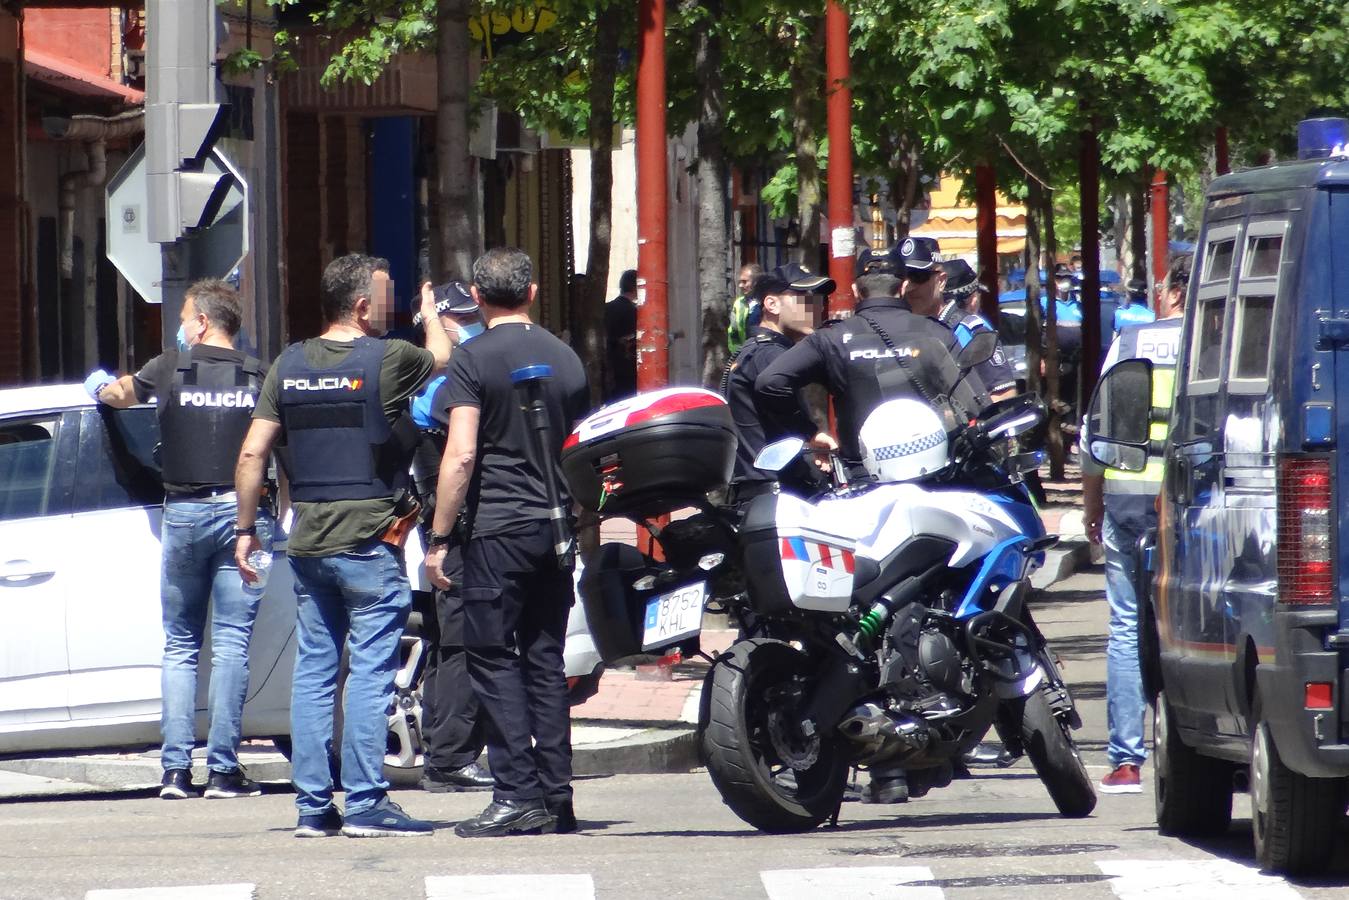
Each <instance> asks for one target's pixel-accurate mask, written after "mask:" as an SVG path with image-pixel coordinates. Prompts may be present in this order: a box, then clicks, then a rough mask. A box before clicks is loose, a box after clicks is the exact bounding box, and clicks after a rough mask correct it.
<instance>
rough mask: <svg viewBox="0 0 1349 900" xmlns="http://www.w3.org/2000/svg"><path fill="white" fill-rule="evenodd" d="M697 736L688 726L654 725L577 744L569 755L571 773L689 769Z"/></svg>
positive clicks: (654, 772) (692, 766)
mask: <svg viewBox="0 0 1349 900" xmlns="http://www.w3.org/2000/svg"><path fill="white" fill-rule="evenodd" d="M701 765H702V762H701V761H700V760H699V759H698V735H697V733H696V732H695V731H694V730H693V729H691V728H673V729H663V728H653V729H651V730H649V731H644V732H642V733H641V734H637V735H633V736H632V737H628V738H624V739H623V740H621V741H612V742H610V743H607V744H591V745H589V746H585V747H580V748H577V749H576V750H574V751H573V754H572V762H571V766H572V774H573V775H591V776H594V775H664V774H677V773H682V772H692V771H693V770H694V769H696V768H698V767H699V766H701Z"/></svg>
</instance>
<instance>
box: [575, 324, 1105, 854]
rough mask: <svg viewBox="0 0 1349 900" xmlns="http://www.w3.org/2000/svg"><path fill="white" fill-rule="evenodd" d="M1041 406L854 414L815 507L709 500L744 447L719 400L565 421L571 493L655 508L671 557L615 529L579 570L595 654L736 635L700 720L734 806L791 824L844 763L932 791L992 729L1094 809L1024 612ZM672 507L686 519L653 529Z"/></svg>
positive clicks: (1064, 692)
mask: <svg viewBox="0 0 1349 900" xmlns="http://www.w3.org/2000/svg"><path fill="white" fill-rule="evenodd" d="M976 340H979V344H978V345H975V344H974V342H971V346H970V347H967V348H966V351H967V352H964V353H962V360H961V368H962V369H963V370H965V371H968V369H969V368H972V367H973V365H975V364H977V362H979V361H982V360H981V359H979V358H978V353H979V352H980V351H981V350H982V352H983V353H984V354H985V356H984V358H986V357H987V355H988V354H989V353H991V344H992V341H993V339H992V336H989V338H988V339H987V343H988V344H989V345H990V346H989V347H988V348H987V349H984V348H983V344H984V341H982V340H980V339H976ZM967 357H968V358H967ZM1043 417H1044V411H1043V408H1042V407H1041V406H1040V404H1039V402H1038V401H1037V400H1034V399H1033V398H1029V397H1025V396H1019V397H1013V398H1010V399H1008V400H1004V401H1000V402H999V403H996V404H993V405H992V406H990V407H988V408H987V409H985V410H984V411H983V413H982V414H981V415H979V416H977V417H975V418H974V419H973V420H970V419H964V420H963V421H958V420H956V418H955V417H954V416H952V417H948V418H947V419H943V417H941V416H939V415H938V414H937V413H936V412H935V411H934V410H933V408H932V407H931V406H930V405H928V404H927V403H924V402H920V401H916V400H910V399H896V400H890V401H887V402H885V403H883V404H881V405H880V406H879V407H877V409H876V410H874V411H873V412H872V413H871V415H870V416H869V417H868V418H867V420H866V422H865V423H864V424H863V426H862V429H861V433H860V438H861V443H862V444H863V446H864V448H865V458H866V463H865V468H866V475H865V477H860V478H854V477H853V476H852V475H851V473H849V472H848V471H847V470H846V469H845V467H844V466H843V464H842V463H841V462H840V460H839V459H838V458H837V457H831V458H830V460H829V465H830V469H831V476H830V483H829V486H828V487H827V489H825V490H824V491H822V492H820V493H818V494H817V495H815V496H813V497H811V498H810V499H805V498H802V497H800V496H795V495H793V494H791V493H787V492H785V491H782V490H777V491H769V492H766V493H763V494H762V495H760V496H758V497H755V498H753V499H752V500H750V501H749V502H748V504H746V505H743V506H742V507H740V508H736V507H731V506H728V505H726V504H718V503H714V502H713V501H712V500H710V499H709V498H708V496H707V493H708V492H709V491H713V490H714V489H715V488H716V487H717V486H719V485H720V486H724V485H725V484H726V482H727V481H728V480H729V475H730V471H731V465H732V462H733V456H734V450H735V443H734V434H733V431H732V428H731V423H730V415H729V412H728V410H727V409H726V407H725V404H724V402H723V401H722V400H721V398H720V397H719V396H717V395H715V394H712V393H710V392H707V391H700V390H669V391H661V392H656V393H654V394H642V395H638V396H637V397H635V398H632V399H631V400H628V401H623V402H621V403H618V404H614V405H612V406H609V407H605V408H602V409H601V410H599V411H598V412H597V413H595V414H593V415H592V416H591V417H590V418H588V419H586V420H585V421H583V422H582V423H581V424H580V425H579V426H578V427H577V429H576V431H574V432H573V434H572V435H571V437H570V438H569V439H568V441H567V444H566V446H565V448H564V452H563V460H562V463H563V472H564V476H565V477H566V478H567V479H568V483H569V485H570V486H571V488H572V494H573V496H574V497H576V498H577V499H578V501H580V502H581V503H583V504H586V505H589V506H591V508H593V509H596V510H597V511H598V512H599V513H600V515H601V516H602V517H603V516H611V515H619V516H625V517H630V518H633V519H635V520H637V521H638V522H639V523H642V525H643V527H646V528H647V529H648V530H649V532H650V534H651V537H652V542H653V545H654V546H656V547H658V548H659V549H660V550H661V551H662V554H663V556H664V559H663V560H660V559H656V558H655V555H654V554H643V553H641V552H639V551H638V550H637V549H636V548H633V547H630V546H626V545H623V544H616V543H611V544H605V545H602V546H601V547H600V548H599V550H598V551H597V552H596V553H595V554H594V555H593V556H592V557H591V559H590V560H589V561H588V563H587V566H586V572H585V575H584V576H583V577H582V581H581V598H582V601H583V602H584V603H585V605H586V607H587V615H588V618H589V620H590V622H591V623H592V627H593V630H594V633H595V637H596V641H597V644H598V645H599V648H600V651H601V653H602V654H603V655H604V656H605V659H606V662H611V663H612V662H615V661H617V660H616V659H615V658H614V657H619V658H622V657H633V656H640V655H641V654H650V653H663V652H668V649H669V648H670V647H671V646H679V647H680V648H681V649H683V650H686V651H688V650H692V651H695V652H696V650H697V634H698V628H699V626H700V622H701V617H702V613H703V610H704V607H706V608H707V609H709V610H714V611H726V612H728V613H729V614H730V615H731V616H732V617H733V618H734V619H735V620H736V621H738V622H739V624H740V626H741V630H742V635H743V638H742V639H741V640H740V641H739V642H737V643H736V644H734V645H733V646H732V647H731V648H730V649H729V650H728V651H727V652H726V653H724V654H722V655H720V656H719V657H717V659H716V660H714V661H713V665H712V667H711V670H710V672H709V674H708V676H707V681H706V682H705V684H704V688H703V693H702V702H701V709H700V713H699V735H700V741H701V747H702V752H703V758H704V761H705V763H706V765H707V768H708V772H709V774H710V775H711V777H712V780H713V783H714V784H715V785H716V787H717V789H718V790H719V792H720V793H721V795H722V799H723V800H724V801H725V802H726V804H727V805H728V806H729V807H730V808H731V809H732V811H734V812H735V813H736V814H737V815H738V816H740V817H741V818H742V819H743V820H744V821H746V822H747V823H749V824H751V825H753V826H755V827H756V828H759V829H761V830H763V831H768V832H778V833H783V832H800V831H806V830H809V829H812V828H814V827H816V826H818V825H819V824H820V823H822V822H824V821H825V820H827V819H830V818H836V817H837V815H838V810H839V807H840V803H841V801H842V799H843V795H844V791H845V788H846V786H847V780H848V770H849V768H850V767H859V768H867V767H873V766H884V767H886V768H893V767H902V768H904V769H905V770H906V771H907V772H908V773H909V777H910V780H911V782H912V781H913V780H914V779H915V776H918V777H919V778H920V779H921V781H922V783H923V784H924V785H925V786H928V787H931V786H941V785H943V784H945V783H947V782H949V780H950V777H951V772H952V763H953V762H954V761H956V760H958V759H959V757H960V756H961V755H962V754H963V753H965V752H966V751H968V750H969V749H970V748H972V747H973V746H974V745H975V744H977V743H978V741H979V740H980V738H981V737H982V736H983V735H984V734H985V732H986V731H987V730H988V729H989V727H990V726H992V725H996V726H997V728H998V731H999V734H1000V735H1001V736H1002V737H1003V739H1004V740H1005V741H1006V742H1008V743H1009V745H1010V749H1012V750H1013V751H1014V752H1024V753H1025V755H1027V756H1028V757H1029V758H1030V760H1031V763H1032V765H1033V766H1034V768H1035V771H1036V773H1037V774H1038V775H1039V777H1040V778H1041V780H1042V781H1043V782H1044V784H1045V786H1046V787H1047V788H1048V790H1049V793H1050V796H1051V798H1052V799H1053V800H1054V802H1055V805H1056V806H1057V808H1058V809H1059V812H1060V813H1061V814H1062V815H1064V816H1067V817H1081V816H1086V815H1088V814H1089V813H1090V812H1091V811H1092V810H1093V809H1094V807H1095V804H1096V797H1095V791H1094V789H1093V786H1092V782H1091V779H1090V778H1089V777H1088V775H1087V772H1086V769H1085V767H1084V766H1083V763H1082V760H1081V757H1080V756H1079V755H1078V752H1077V750H1076V747H1075V744H1074V742H1073V739H1072V734H1071V732H1072V730H1073V729H1076V728H1079V727H1080V726H1081V720H1080V718H1079V716H1078V714H1077V711H1076V709H1075V707H1074V704H1073V700H1072V697H1071V694H1070V693H1069V690H1068V687H1067V685H1066V684H1065V683H1064V681H1063V679H1062V677H1061V675H1060V674H1059V671H1058V668H1057V666H1056V664H1055V660H1054V657H1053V655H1052V654H1051V653H1050V652H1049V650H1048V649H1047V647H1046V644H1045V640H1044V637H1043V636H1042V635H1041V634H1040V632H1039V630H1038V629H1037V628H1036V626H1035V623H1034V620H1033V619H1032V617H1031V614H1030V611H1029V609H1028V608H1027V605H1026V601H1027V597H1028V594H1029V592H1030V580H1029V575H1030V573H1031V571H1032V570H1033V568H1034V567H1035V566H1036V565H1038V564H1040V563H1041V562H1042V561H1043V552H1044V551H1045V550H1046V549H1047V548H1048V547H1049V546H1051V545H1052V544H1053V543H1054V542H1055V540H1056V538H1055V537H1053V536H1049V535H1046V534H1045V532H1044V528H1043V525H1042V524H1041V522H1040V519H1039V516H1038V514H1037V513H1036V512H1035V509H1034V506H1033V504H1032V503H1031V500H1030V497H1029V495H1028V493H1027V492H1026V489H1025V487H1024V486H1023V485H1022V484H1021V482H1020V472H1021V471H1023V470H1025V469H1027V468H1030V467H1033V466H1036V465H1038V463H1039V454H1027V455H1023V456H1012V455H1011V454H1010V453H1009V451H1008V449H1007V448H1008V447H1009V446H1010V441H1011V439H1012V438H1015V437H1016V436H1017V435H1019V434H1022V433H1024V432H1025V431H1027V430H1029V429H1031V428H1033V427H1035V426H1036V425H1038V424H1039V423H1040V422H1041V421H1042V420H1043ZM726 435H729V436H730V440H729V441H727V440H726ZM803 450H804V448H803V445H802V443H801V442H800V441H799V440H791V441H783V442H778V443H776V444H773V445H770V446H769V447H766V448H765V449H764V451H763V452H762V453H761V454H760V457H759V459H758V461H757V464H758V465H759V467H760V468H762V469H765V470H766V471H775V472H780V471H782V470H784V469H786V468H788V467H789V466H791V465H796V464H799V463H800V458H801V456H802V453H803ZM676 509H692V510H694V513H693V514H692V515H690V516H687V517H685V518H682V519H678V520H676V521H671V522H669V523H668V524H661V523H660V520H659V519H658V517H659V516H660V515H662V514H668V513H669V512H671V511H673V510H676Z"/></svg>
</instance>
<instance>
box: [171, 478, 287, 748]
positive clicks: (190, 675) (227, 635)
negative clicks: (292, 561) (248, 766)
mask: <svg viewBox="0 0 1349 900" xmlns="http://www.w3.org/2000/svg"><path fill="white" fill-rule="evenodd" d="M235 511H236V510H235V499H234V495H233V494H229V495H227V496H225V497H219V498H213V499H210V500H202V501H184V500H169V501H168V502H166V503H165V504H164V526H163V529H162V532H161V538H160V542H161V544H162V546H163V551H164V565H163V569H162V571H161V576H160V598H161V603H162V605H163V612H164V661H163V666H162V669H161V679H162V685H161V691H162V694H163V700H164V709H163V714H162V718H161V729H162V731H163V735H164V746H163V750H162V751H161V754H160V760H161V762H162V763H163V766H164V768H165V770H168V769H187V768H191V766H192V745H193V744H194V743H195V741H196V730H197V729H196V718H197V716H196V707H197V662H198V659H199V657H200V656H201V646H202V641H203V639H204V636H205V630H206V610H207V607H208V605H209V606H210V609H211V687H210V694H209V699H208V701H207V706H208V708H209V710H210V716H211V725H210V731H209V732H208V734H207V739H206V747H207V755H206V765H207V766H208V767H209V768H210V769H211V771H213V772H229V771H232V770H233V769H236V768H238V766H239V756H238V753H239V737H240V735H241V734H242V732H243V715H244V698H245V695H246V694H247V692H248V641H249V638H250V637H252V635H253V621H254V619H256V618H257V614H258V600H259V596H258V595H256V594H251V593H249V592H247V591H245V590H244V586H243V578H242V576H240V575H239V569H238V567H237V566H235V564H234V523H235ZM257 524H258V540H259V541H261V542H262V546H263V549H265V550H268V551H270V550H271V548H272V527H273V523H272V518H271V515H270V514H269V513H266V512H264V511H262V510H259V511H258V518H257Z"/></svg>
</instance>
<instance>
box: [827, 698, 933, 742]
mask: <svg viewBox="0 0 1349 900" xmlns="http://www.w3.org/2000/svg"><path fill="white" fill-rule="evenodd" d="M921 728H922V723H921V722H919V721H917V720H915V719H912V718H909V717H908V716H902V717H901V716H897V715H895V714H894V713H891V712H889V711H887V710H884V709H881V707H880V706H879V705H878V704H875V703H863V704H861V705H860V706H856V707H853V709H852V710H851V711H850V712H849V713H848V714H847V715H846V716H844V717H843V719H842V721H840V722H839V723H838V730H839V733H840V734H842V735H843V736H844V737H846V738H848V739H850V740H854V741H867V740H871V739H873V738H877V737H880V738H898V737H903V738H909V737H912V736H913V735H915V734H917V733H918V731H919V730H920V729H921Z"/></svg>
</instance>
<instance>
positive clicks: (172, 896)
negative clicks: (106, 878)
mask: <svg viewBox="0 0 1349 900" xmlns="http://www.w3.org/2000/svg"><path fill="white" fill-rule="evenodd" d="M256 896H257V887H256V886H255V885H251V884H193V885H184V886H182V887H152V888H112V889H108V890H98V891H89V892H88V893H86V894H85V895H84V900H253V898H254V897H256Z"/></svg>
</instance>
